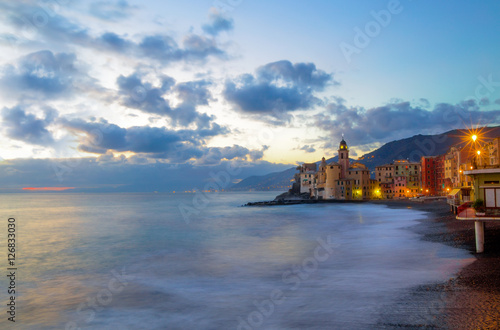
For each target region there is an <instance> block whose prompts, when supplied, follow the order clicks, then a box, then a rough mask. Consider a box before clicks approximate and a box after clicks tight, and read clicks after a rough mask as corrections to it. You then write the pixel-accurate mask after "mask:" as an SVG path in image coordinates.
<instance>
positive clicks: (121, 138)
mask: <svg viewBox="0 0 500 330" xmlns="http://www.w3.org/2000/svg"><path fill="white" fill-rule="evenodd" d="M499 16H500V3H499V2H498V1H493V0H491V1H481V2H472V1H464V0H458V1H453V2H452V1H440V2H435V1H430V0H428V1H424V0H422V1H415V0H413V1H412V0H401V1H396V0H390V1H373V0H371V1H362V0H361V1H340V0H329V1H319V0H312V1H307V2H306V1H291V0H287V1H284V0H283V1H260V0H253V1H249V0H192V1H182V2H181V1H144V0H143V1H133V0H130V1H125V0H109V1H108V0H97V1H73V0H46V1H31V0H21V1H2V2H0V54H1V55H0V103H1V105H0V139H1V141H2V143H1V145H0V158H1V159H3V161H2V162H1V163H0V186H3V188H0V189H10V190H12V189H18V188H20V187H26V186H27V185H28V186H30V187H31V186H41V187H42V186H59V187H70V188H73V187H72V186H73V185H75V186H77V187H80V188H82V187H85V188H88V189H98V190H99V189H104V188H106V189H116V187H129V188H127V189H133V188H130V187H132V186H133V187H136V188H137V189H139V188H138V187H142V188H140V189H139V190H149V189H152V188H151V187H153V186H154V187H155V189H157V190H158V189H159V190H169V191H170V190H174V189H181V190H183V189H184V190H186V189H188V188H186V187H195V186H203V184H205V183H210V182H212V183H213V182H216V181H217V179H215V178H214V177H217V176H216V175H210V173H212V174H214V173H215V174H217V173H219V172H220V171H224V173H226V174H227V173H229V172H230V171H229V170H228V168H237V169H238V170H239V171H238V173H236V172H234V173H233V174H231V175H229V177H230V180H231V181H232V182H235V181H238V180H241V179H243V178H244V177H245V176H248V175H258V174H267V173H269V172H273V171H281V170H283V169H286V168H289V167H290V166H293V165H294V164H298V163H301V162H312V161H317V160H319V159H321V157H323V156H325V157H326V158H330V157H333V156H334V155H336V150H337V148H338V144H339V142H340V140H341V138H342V135H343V136H344V137H345V139H346V141H347V143H348V144H349V147H350V150H351V156H353V157H354V158H356V157H359V156H362V155H363V154H364V153H367V152H370V151H373V150H374V149H376V148H378V147H380V146H382V145H383V144H384V143H386V142H390V141H393V140H397V139H402V138H407V137H410V136H413V135H416V134H435V133H442V132H445V131H448V130H452V129H456V128H464V127H470V126H471V125H490V126H492V125H497V124H499V121H500V111H499V110H500V64H499V63H500V62H499V61H498V59H499V58H500V47H498V42H499V36H500V25H499V24H497V22H498V19H499V18H500V17H499ZM159 177H161V178H162V179H161V180H160V179H159ZM217 178H219V179H220V177H217ZM174 183H175V184H174ZM109 187H111V188H109ZM125 190H126V189H125Z"/></svg>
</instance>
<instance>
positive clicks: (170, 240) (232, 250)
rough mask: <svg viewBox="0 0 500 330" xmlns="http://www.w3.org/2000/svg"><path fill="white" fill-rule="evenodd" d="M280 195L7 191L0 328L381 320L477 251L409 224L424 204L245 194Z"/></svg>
mask: <svg viewBox="0 0 500 330" xmlns="http://www.w3.org/2000/svg"><path fill="white" fill-rule="evenodd" d="M277 194H278V192H241V193H240V192H238V193H229V192H221V193H196V194H195V193H180V194H179V193H176V194H174V193H122V194H76V193H25V194H0V217H1V218H0V231H3V233H0V237H1V239H0V249H1V251H2V253H1V255H2V260H0V267H1V269H2V273H5V274H3V275H4V276H1V277H0V298H1V302H2V303H1V305H2V306H3V307H0V309H2V310H0V312H1V313H0V315H2V316H1V318H2V319H1V320H0V328H2V329H8V328H9V327H12V328H15V329H241V330H248V329H375V328H377V327H381V328H384V327H383V326H382V325H383V324H384V315H387V313H388V311H389V312H390V310H391V309H393V308H394V306H396V305H398V304H401V303H405V300H402V297H411V295H409V293H411V290H412V289H413V288H415V287H418V286H421V285H426V284H431V283H441V282H444V281H447V280H448V279H450V278H451V277H453V276H455V275H456V273H457V272H458V271H459V270H460V269H461V268H462V267H464V266H465V265H467V264H469V263H470V262H471V261H472V260H473V258H472V257H471V255H470V254H469V252H467V251H464V250H461V249H456V248H453V247H450V246H447V245H444V244H440V243H435V242H429V241H425V240H422V238H421V237H420V236H419V235H418V234H417V233H416V232H415V231H412V227H413V226H416V225H418V224H419V223H420V222H419V220H421V219H425V218H427V217H428V216H429V214H428V213H425V212H422V211H417V210H414V209H390V208H388V207H387V206H385V205H381V204H371V203H360V204H340V203H339V204H305V205H289V206H271V207H244V206H242V205H243V204H245V203H247V202H256V201H263V200H272V199H273V198H274V197H275V196H276V195H277ZM8 219H11V220H8ZM12 219H14V220H12ZM9 221H10V222H9ZM12 222H14V223H15V235H16V236H15V239H16V241H15V250H16V251H15V260H14V264H13V265H12V264H11V265H8V258H7V248H8V247H7V245H6V237H7V234H8V223H12ZM11 227H12V226H11ZM11 259H12V258H11ZM7 268H15V270H14V272H15V279H14V285H15V293H13V294H9V293H8V287H9V285H12V279H11V278H10V277H9V276H8V275H9V274H10V273H9V271H8V270H7ZM11 272H12V271H11ZM5 275H7V276H5ZM11 296H14V301H15V324H14V322H12V321H9V320H8V317H9V313H8V312H9V310H11V307H10V306H8V305H7V303H9V302H10V301H11V300H10V299H11ZM407 299H411V298H407ZM436 308H439V306H437V307H436ZM435 313H436V311H435V310H432V307H429V308H421V309H418V310H415V311H414V312H413V314H414V315H413V317H414V318H416V319H417V323H419V324H423V325H432V322H433V319H434V318H435V317H436V315H435ZM10 315H12V314H10ZM10 317H11V316H10Z"/></svg>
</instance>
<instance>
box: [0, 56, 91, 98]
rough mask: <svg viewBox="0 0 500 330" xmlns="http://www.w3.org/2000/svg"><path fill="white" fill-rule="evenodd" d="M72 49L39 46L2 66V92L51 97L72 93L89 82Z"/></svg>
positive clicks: (24, 96)
mask: <svg viewBox="0 0 500 330" xmlns="http://www.w3.org/2000/svg"><path fill="white" fill-rule="evenodd" d="M75 62H76V56H75V54H72V53H69V54H68V53H55V54H54V53H52V52H51V51H49V50H42V51H38V52H34V53H30V54H28V55H26V56H23V57H21V58H20V59H19V60H18V61H17V63H16V64H15V65H5V66H3V67H2V70H1V77H0V87H1V90H2V93H3V94H5V95H6V96H10V97H19V96H21V95H22V96H23V98H54V97H63V96H68V95H71V94H72V93H73V92H74V91H75V88H77V86H78V85H80V87H81V85H85V84H86V85H88V84H91V83H92V80H91V78H89V77H88V76H87V75H86V74H84V73H82V72H80V71H79V70H78V69H77V68H76V66H75Z"/></svg>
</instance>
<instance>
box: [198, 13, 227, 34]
mask: <svg viewBox="0 0 500 330" xmlns="http://www.w3.org/2000/svg"><path fill="white" fill-rule="evenodd" d="M209 20H210V23H209V24H204V25H203V26H202V29H203V31H205V33H208V34H210V35H212V36H217V35H218V34H219V33H221V32H223V31H230V30H232V29H233V28H234V22H233V20H232V19H231V18H228V17H225V16H224V15H222V14H221V13H220V12H218V11H217V10H216V9H214V8H213V9H212V11H211V12H210V15H209Z"/></svg>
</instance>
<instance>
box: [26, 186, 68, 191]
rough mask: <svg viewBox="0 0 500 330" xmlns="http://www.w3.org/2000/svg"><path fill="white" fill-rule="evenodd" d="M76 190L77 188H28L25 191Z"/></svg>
mask: <svg viewBox="0 0 500 330" xmlns="http://www.w3.org/2000/svg"><path fill="white" fill-rule="evenodd" d="M70 189H75V187H26V188H23V190H32V191H64V190H70Z"/></svg>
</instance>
